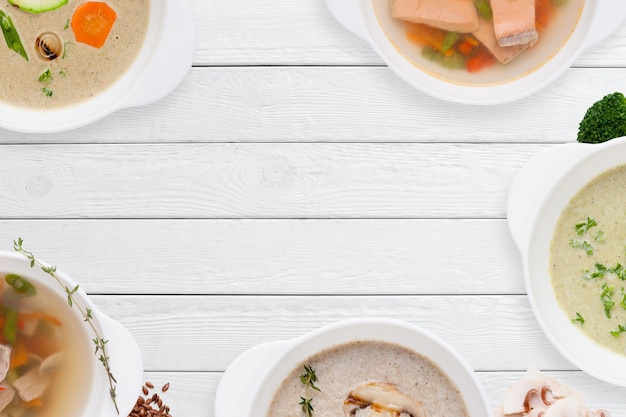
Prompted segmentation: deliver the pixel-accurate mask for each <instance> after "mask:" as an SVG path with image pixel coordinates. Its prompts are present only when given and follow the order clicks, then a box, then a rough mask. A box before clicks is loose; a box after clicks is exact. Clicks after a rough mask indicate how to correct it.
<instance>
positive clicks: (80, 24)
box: [72, 1, 117, 48]
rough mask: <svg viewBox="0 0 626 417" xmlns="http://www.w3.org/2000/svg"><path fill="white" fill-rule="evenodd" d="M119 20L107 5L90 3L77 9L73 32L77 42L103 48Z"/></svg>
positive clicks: (73, 20) (73, 21) (73, 17)
mask: <svg viewBox="0 0 626 417" xmlns="http://www.w3.org/2000/svg"><path fill="white" fill-rule="evenodd" d="M116 19H117V13H115V10H113V9H112V8H110V7H109V6H108V5H107V4H106V3H104V2H100V1H88V2H85V3H83V4H81V5H80V6H78V7H77V8H76V10H75V11H74V15H73V16H72V30H73V31H74V37H75V38H76V41H77V42H81V43H85V44H87V45H90V46H93V47H94V48H101V47H102V45H104V43H105V42H106V40H107V37H108V36H109V32H111V28H112V27H113V24H114V23H115V20H116Z"/></svg>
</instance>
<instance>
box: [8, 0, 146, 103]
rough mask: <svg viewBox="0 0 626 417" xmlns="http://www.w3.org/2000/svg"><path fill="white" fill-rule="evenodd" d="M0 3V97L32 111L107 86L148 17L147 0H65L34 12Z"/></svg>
mask: <svg viewBox="0 0 626 417" xmlns="http://www.w3.org/2000/svg"><path fill="white" fill-rule="evenodd" d="M51 1H52V2H53V1H54V0H46V1H41V2H32V1H30V3H36V4H39V3H50V2H51ZM12 2H15V3H29V2H27V1H21V2H18V1H17V0H12ZM0 3H4V4H2V7H1V8H0V23H2V29H3V35H4V39H5V41H6V42H4V41H2V40H0V58H1V59H2V65H1V66H0V79H1V80H2V82H0V100H2V101H3V102H5V103H8V104H12V105H15V106H20V107H27V108H37V109H51V108H58V107H63V106H67V105H72V104H76V103H79V102H82V101H85V100H88V99H90V98H91V97H93V96H95V95H98V94H99V93H101V92H102V91H104V90H105V89H107V88H108V87H110V86H111V85H113V84H114V83H115V82H116V81H117V80H118V79H119V78H120V77H121V76H122V75H123V74H124V73H125V72H126V71H127V70H128V68H129V67H130V66H131V64H132V63H133V61H134V60H135V58H136V57H137V55H138V54H139V52H140V50H141V47H142V45H143V42H144V38H145V36H146V31H147V28H148V20H149V15H150V0H132V1H128V0H106V1H85V0H69V1H67V3H66V4H62V3H63V1H61V2H60V3H58V4H61V5H60V6H59V5H58V4H55V6H54V7H57V8H54V9H52V10H43V11H42V10H35V11H36V12H37V13H32V12H29V11H26V10H22V9H20V8H18V7H16V6H14V5H11V4H9V3H8V2H7V0H0ZM20 45H21V47H20Z"/></svg>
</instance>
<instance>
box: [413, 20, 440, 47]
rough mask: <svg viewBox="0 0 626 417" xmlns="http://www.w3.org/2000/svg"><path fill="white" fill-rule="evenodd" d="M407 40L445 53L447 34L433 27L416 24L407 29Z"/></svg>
mask: <svg viewBox="0 0 626 417" xmlns="http://www.w3.org/2000/svg"><path fill="white" fill-rule="evenodd" d="M406 36H407V38H408V39H409V40H410V41H411V42H413V43H416V44H418V45H422V46H431V47H433V48H435V49H437V50H438V51H439V52H443V40H444V38H445V36H446V32H445V31H443V30H441V29H437V28H434V27H432V26H428V25H423V24H419V23H414V24H411V25H409V27H408V29H407V34H406Z"/></svg>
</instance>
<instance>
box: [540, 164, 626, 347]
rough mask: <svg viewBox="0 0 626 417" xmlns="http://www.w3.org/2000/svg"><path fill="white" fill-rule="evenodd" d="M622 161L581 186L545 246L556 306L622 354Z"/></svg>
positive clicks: (625, 261)
mask: <svg viewBox="0 0 626 417" xmlns="http://www.w3.org/2000/svg"><path fill="white" fill-rule="evenodd" d="M625 207H626V165H624V166H620V167H617V168H614V169H611V170H609V171H607V172H605V173H604V174H601V175H600V176H598V177H596V178H595V179H593V180H592V181H591V182H589V184H587V185H585V187H583V188H582V189H581V190H580V191H579V192H578V193H577V194H576V195H575V196H574V197H573V198H572V199H571V201H570V202H569V203H568V205H567V206H566V208H565V210H564V211H563V213H562V214H561V216H560V218H559V220H558V222H557V225H556V228H555V230H554V234H553V237H552V242H551V247H550V276H551V279H552V286H553V288H554V291H555V294H556V298H557V301H558V303H559V306H560V307H561V308H562V309H563V310H564V311H565V313H566V314H567V316H568V317H569V318H570V319H571V322H572V326H576V327H578V328H579V329H580V331H582V332H583V333H584V334H586V335H587V336H588V337H590V338H591V339H593V340H595V341H596V342H597V343H599V344H601V345H603V346H605V347H607V348H609V349H611V350H613V351H615V352H618V353H621V354H626V210H625V209H624V208H625Z"/></svg>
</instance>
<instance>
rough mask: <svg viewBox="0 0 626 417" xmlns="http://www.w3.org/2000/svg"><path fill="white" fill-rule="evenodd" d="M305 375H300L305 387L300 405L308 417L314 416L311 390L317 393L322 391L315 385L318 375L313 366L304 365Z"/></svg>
mask: <svg viewBox="0 0 626 417" xmlns="http://www.w3.org/2000/svg"><path fill="white" fill-rule="evenodd" d="M304 370H305V373H304V374H302V375H300V382H302V383H303V384H304V385H305V386H306V389H305V392H304V397H300V400H301V401H300V402H299V403H298V404H300V405H301V406H302V411H303V412H304V413H305V414H306V415H307V417H312V416H313V404H312V403H311V402H312V401H313V398H312V397H311V396H310V395H309V389H314V390H316V391H320V389H319V388H318V387H317V386H316V385H315V383H316V382H317V375H315V371H314V370H313V368H312V367H311V365H304Z"/></svg>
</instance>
